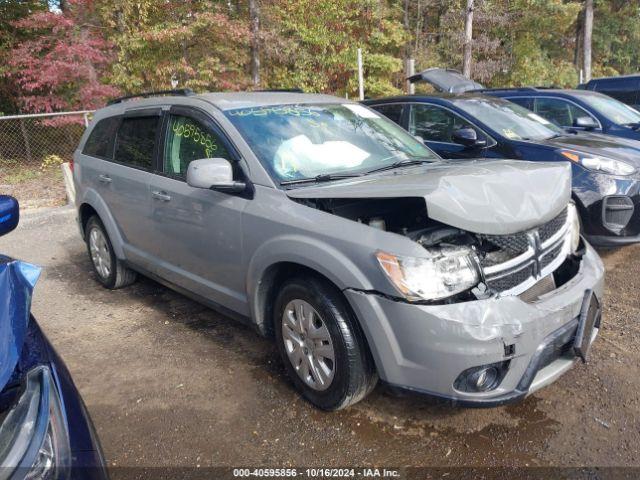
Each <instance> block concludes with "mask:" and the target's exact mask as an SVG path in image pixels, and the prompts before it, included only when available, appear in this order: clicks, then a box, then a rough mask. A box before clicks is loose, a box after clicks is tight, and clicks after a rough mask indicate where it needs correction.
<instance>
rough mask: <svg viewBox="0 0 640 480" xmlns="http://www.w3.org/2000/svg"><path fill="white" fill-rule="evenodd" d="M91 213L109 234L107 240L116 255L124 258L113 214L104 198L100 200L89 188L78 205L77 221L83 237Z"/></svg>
mask: <svg viewBox="0 0 640 480" xmlns="http://www.w3.org/2000/svg"><path fill="white" fill-rule="evenodd" d="M92 215H97V216H98V218H99V219H100V221H101V222H102V224H103V225H104V228H105V229H106V230H107V234H108V235H109V240H110V241H111V245H112V246H113V251H114V252H115V254H116V257H118V259H120V260H123V259H124V258H125V255H124V250H123V248H122V246H123V239H122V235H121V234H120V230H119V229H118V226H117V224H116V222H115V219H114V218H113V215H111V212H110V211H109V207H107V205H106V203H105V202H104V200H102V198H100V196H98V194H97V193H95V192H94V191H92V190H89V191H88V192H87V194H86V195H85V197H84V198H83V200H82V202H81V203H80V205H79V206H78V222H79V225H80V228H81V231H82V235H83V237H84V231H85V227H86V225H87V222H88V221H89V218H91V216H92Z"/></svg>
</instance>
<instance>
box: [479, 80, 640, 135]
mask: <svg viewBox="0 0 640 480" xmlns="http://www.w3.org/2000/svg"><path fill="white" fill-rule="evenodd" d="M482 92H483V93H485V94H487V95H492V96H494V97H500V98H505V99H507V100H509V101H511V102H514V103H517V104H518V105H521V106H523V107H525V108H528V109H529V110H531V111H533V112H535V113H537V114H538V115H540V116H541V117H543V118H545V119H547V120H549V121H550V122H553V123H554V124H555V125H557V126H559V127H562V128H565V129H569V130H574V131H589V132H596V133H604V134H606V135H614V136H616V137H622V138H630V139H633V140H640V112H638V111H637V110H635V109H634V108H632V107H630V106H629V105H626V104H624V103H622V102H621V101H619V100H616V99H615V98H612V97H609V96H607V95H603V94H602V93H598V92H593V91H590V90H558V89H553V88H531V87H528V88H507V89H493V90H482Z"/></svg>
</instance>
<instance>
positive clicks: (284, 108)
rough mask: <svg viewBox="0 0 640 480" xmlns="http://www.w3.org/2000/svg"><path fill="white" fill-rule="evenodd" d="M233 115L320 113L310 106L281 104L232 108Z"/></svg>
mask: <svg viewBox="0 0 640 480" xmlns="http://www.w3.org/2000/svg"><path fill="white" fill-rule="evenodd" d="M228 114H229V115H230V116H232V117H266V116H268V115H280V116H284V115H289V116H294V117H319V116H320V114H319V113H318V112H316V111H313V110H311V109H310V108H309V107H303V106H300V105H279V106H276V107H251V108H240V109H238V110H230V111H229V112H228Z"/></svg>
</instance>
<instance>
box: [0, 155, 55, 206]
mask: <svg viewBox="0 0 640 480" xmlns="http://www.w3.org/2000/svg"><path fill="white" fill-rule="evenodd" d="M0 192H2V193H4V194H6V195H13V196H14V197H16V198H17V199H18V201H19V202H20V207H21V208H42V207H54V206H61V205H65V204H66V203H67V194H66V191H65V189H64V182H63V181H62V170H61V169H60V165H59V164H55V165H49V166H48V167H46V168H42V167H41V166H38V165H21V164H19V163H17V162H9V161H5V160H2V159H0Z"/></svg>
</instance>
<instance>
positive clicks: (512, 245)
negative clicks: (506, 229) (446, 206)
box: [478, 208, 570, 295]
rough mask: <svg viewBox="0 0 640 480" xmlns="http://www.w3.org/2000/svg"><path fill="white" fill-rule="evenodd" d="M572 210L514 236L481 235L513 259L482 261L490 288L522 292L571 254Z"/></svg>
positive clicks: (516, 293) (481, 264)
mask: <svg viewBox="0 0 640 480" xmlns="http://www.w3.org/2000/svg"><path fill="white" fill-rule="evenodd" d="M569 228H570V225H569V221H568V210H567V208H565V209H564V210H563V211H562V212H561V213H560V214H559V215H557V216H556V217H555V218H553V219H552V220H550V221H549V222H547V223H545V224H544V225H541V226H540V227H538V228H535V229H532V230H529V231H526V232H519V233H515V234H513V235H478V237H479V238H480V239H481V240H482V241H483V242H488V243H489V244H491V245H493V246H495V247H498V248H499V249H500V250H499V252H502V253H508V254H509V256H510V257H511V258H509V259H508V260H506V261H503V262H500V263H496V262H495V261H492V260H491V259H488V258H482V259H480V261H479V267H480V269H481V270H482V274H483V278H484V283H485V284H486V286H487V287H488V289H489V291H491V292H493V293H498V294H501V295H519V294H521V293H523V292H524V291H526V290H527V289H529V288H530V287H532V286H533V285H535V284H536V283H537V282H538V281H540V280H541V279H542V278H544V277H546V276H547V275H549V274H550V273H552V272H553V271H554V270H556V269H557V268H558V267H559V266H560V265H561V264H562V262H563V261H564V260H565V258H566V257H567V255H568V254H569V253H570V245H569V241H568V234H569Z"/></svg>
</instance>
